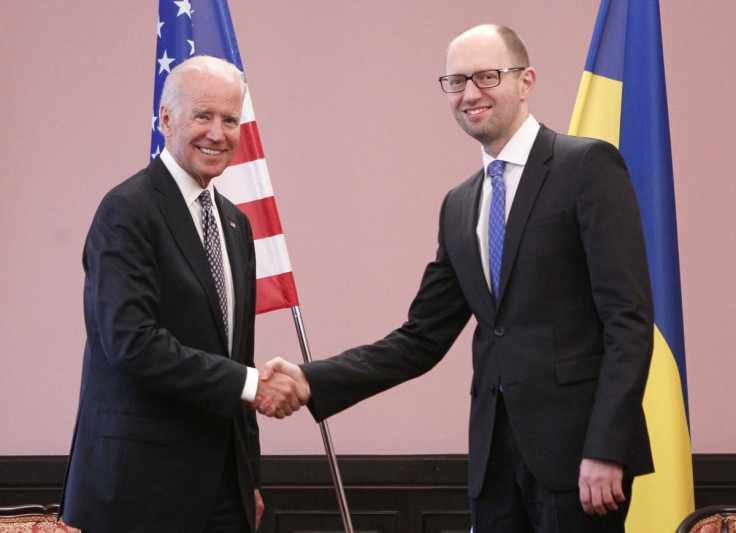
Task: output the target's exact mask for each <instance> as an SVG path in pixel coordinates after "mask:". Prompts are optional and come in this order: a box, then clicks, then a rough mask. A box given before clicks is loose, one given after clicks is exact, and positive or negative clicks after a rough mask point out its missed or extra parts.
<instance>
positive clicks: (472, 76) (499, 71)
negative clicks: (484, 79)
mask: <svg viewBox="0 0 736 533" xmlns="http://www.w3.org/2000/svg"><path fill="white" fill-rule="evenodd" d="M528 68H529V67H511V68H489V69H486V70H479V71H478V72H473V73H472V74H471V75H470V76H466V75H465V74H446V75H445V76H440V77H439V78H437V79H438V81H439V82H440V87H441V88H442V92H444V93H446V94H455V93H461V92H463V91H464V90H465V87H467V85H468V80H470V81H472V82H473V85H475V86H476V87H477V88H478V89H493V88H494V87H498V86H499V85H501V74H502V73H505V72H516V71H519V70H526V69H528ZM484 72H497V73H498V83H497V84H496V85H489V86H486V87H481V86H480V85H478V82H477V81H476V80H475V77H476V76H477V75H478V74H483V73H484ZM451 76H462V77H463V78H465V83H464V84H463V88H462V89H459V90H457V91H446V90H445V86H444V85H442V80H447V79H448V78H450V77H451Z"/></svg>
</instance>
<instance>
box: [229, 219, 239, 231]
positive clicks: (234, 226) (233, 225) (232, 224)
mask: <svg viewBox="0 0 736 533" xmlns="http://www.w3.org/2000/svg"><path fill="white" fill-rule="evenodd" d="M230 227H231V228H233V229H235V228H237V227H238V226H236V225H235V222H232V221H231V222H230Z"/></svg>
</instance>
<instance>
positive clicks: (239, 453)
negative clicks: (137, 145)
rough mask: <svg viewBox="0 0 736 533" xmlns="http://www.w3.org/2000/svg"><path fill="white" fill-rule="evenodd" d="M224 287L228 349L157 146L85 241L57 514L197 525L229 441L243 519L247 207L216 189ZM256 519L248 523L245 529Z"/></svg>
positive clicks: (247, 499)
mask: <svg viewBox="0 0 736 533" xmlns="http://www.w3.org/2000/svg"><path fill="white" fill-rule="evenodd" d="M215 198H216V202H217V207H218V210H219V212H220V216H221V220H220V224H221V225H222V228H223V231H224V233H225V240H226V243H227V250H228V255H229V257H230V260H231V265H232V273H233V282H234V292H235V296H234V299H235V302H234V303H235V312H234V333H233V348H232V357H231V358H229V357H228V348H227V335H226V332H225V327H224V321H223V319H222V314H221V311H220V307H219V303H218V298H217V291H216V288H215V284H214V281H213V278H212V275H211V273H210V269H209V265H208V262H207V258H206V255H205V252H204V248H203V246H202V242H201V240H200V238H199V235H198V234H197V230H196V228H195V225H194V223H193V221H192V217H191V214H190V212H189V209H188V207H187V206H186V204H185V202H184V199H183V197H182V195H181V192H180V190H179V188H178V186H177V185H176V182H175V181H174V179H173V178H172V176H171V174H170V173H169V172H168V170H167V169H166V167H165V165H164V164H163V162H162V161H161V160H160V159H159V158H157V159H156V160H154V161H153V162H152V163H151V164H150V165H149V166H148V168H146V169H144V170H142V171H141V172H139V173H138V174H136V175H135V176H133V177H132V178H130V179H128V180H127V181H125V182H123V183H122V184H120V185H119V186H117V187H115V188H114V189H113V190H112V191H110V192H109V193H108V194H107V195H106V196H105V198H104V199H103V200H102V202H101V204H100V206H99V208H98V210H97V213H96V214H95V217H94V220H93V222H92V226H91V228H90V231H89V234H88V236H87V241H86V243H85V248H84V257H83V263H84V270H85V284H84V314H85V324H86V329H87V343H86V347H85V352H84V363H83V369H82V384H81V391H80V399H79V411H78V414H77V421H76V425H75V429H74V439H73V443H72V448H71V452H70V457H69V466H68V470H67V475H66V480H65V486H64V492H63V496H62V502H61V506H62V508H61V511H60V512H61V514H63V516H64V519H65V521H66V522H67V523H68V524H70V525H73V526H76V527H79V528H83V529H87V530H91V531H95V532H100V533H101V532H107V531H110V532H118V531H126V532H132V531H141V532H143V531H145V532H150V531H159V532H172V533H173V532H177V533H181V532H186V531H192V532H195V531H196V532H199V531H202V529H203V527H204V524H205V522H206V520H207V518H208V516H209V513H210V512H211V510H212V505H213V503H214V500H215V495H216V491H217V489H218V487H219V484H220V480H221V476H222V472H223V466H224V462H225V456H226V451H227V449H228V440H229V439H231V438H232V439H233V441H234V448H235V455H236V461H237V467H238V474H239V479H240V483H241V492H242V493H243V498H244V503H245V505H246V509H247V512H248V514H249V516H250V519H251V523H253V519H254V497H253V491H254V488H255V487H257V486H258V485H259V483H260V479H259V476H260V473H259V461H260V449H259V441H258V426H257V423H256V418H255V413H254V411H252V410H250V409H247V408H245V407H244V406H242V405H241V404H240V395H241V393H242V389H243V385H244V382H245V375H246V367H245V366H244V365H249V366H253V325H254V318H255V252H254V249H253V237H252V232H251V228H250V224H249V222H248V219H247V218H246V217H245V215H244V214H243V213H242V212H240V211H239V210H238V209H237V208H236V207H235V206H234V205H233V204H232V203H230V202H229V201H227V200H226V199H224V198H223V197H222V196H221V195H219V194H216V195H215ZM254 530H255V529H254Z"/></svg>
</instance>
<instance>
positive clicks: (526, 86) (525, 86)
mask: <svg viewBox="0 0 736 533" xmlns="http://www.w3.org/2000/svg"><path fill="white" fill-rule="evenodd" d="M536 81H537V71H536V70H534V68H533V67H528V68H527V69H526V70H525V71H524V73H523V74H522V75H521V76H519V94H520V96H521V100H522V101H525V100H527V99H528V98H529V96H531V94H532V91H533V90H534V84H535V83H536Z"/></svg>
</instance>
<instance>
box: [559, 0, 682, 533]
mask: <svg viewBox="0 0 736 533" xmlns="http://www.w3.org/2000/svg"><path fill="white" fill-rule="evenodd" d="M570 134H572V135H579V136H585V137H594V138H598V139H603V140H606V141H608V142H610V143H612V144H614V145H616V146H618V147H619V149H620V150H621V153H622V154H623V156H624V159H625V160H626V164H627V166H628V168H629V173H630V174H631V180H632V182H633V185H634V189H635V191H636V194H637V198H638V200H639V207H640V210H641V217H642V225H643V228H644V239H645V242H646V247H647V259H648V262H649V273H650V277H651V280H652V293H653V297H654V316H655V334H654V352H653V355H652V366H651V368H650V372H649V378H648V381H647V388H646V392H645V395H644V411H645V413H646V417H647V425H648V428H649V436H650V440H651V443H652V454H653V456H654V468H655V473H654V474H650V475H648V476H643V477H640V478H637V479H636V481H635V482H634V493H633V496H632V506H631V509H630V510H629V515H628V518H627V521H626V531H627V532H628V533H640V532H641V533H643V532H648V531H674V530H675V529H676V528H677V526H678V525H679V523H680V521H681V520H682V519H683V518H685V516H687V515H688V514H689V513H690V512H692V511H693V509H694V491H693V474H692V452H691V448H690V433H689V427H688V407H687V405H688V403H687V374H686V368H685V343H684V334H683V320H682V297H681V292H680V271H679V252H678V246H677V221H676V216H675V196H674V180H673V168H672V152H671V146H670V135H669V115H668V111H667V93H666V88H665V75H664V59H663V51H662V32H661V25H660V16H659V2H658V0H637V1H633V0H602V1H601V5H600V9H599V12H598V19H597V21H596V25H595V29H594V32H593V38H592V41H591V46H590V51H589V53H588V58H587V61H586V64H585V70H584V72H583V77H582V80H581V83H580V89H579V92H578V96H577V101H576V104H575V109H574V111H573V117H572V120H571V123H570Z"/></svg>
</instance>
